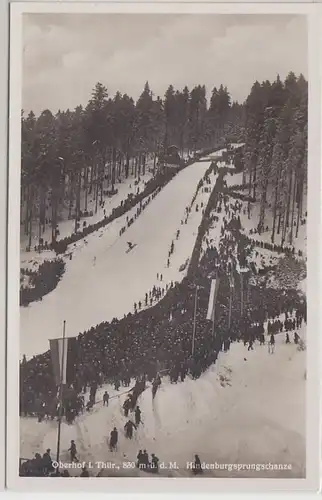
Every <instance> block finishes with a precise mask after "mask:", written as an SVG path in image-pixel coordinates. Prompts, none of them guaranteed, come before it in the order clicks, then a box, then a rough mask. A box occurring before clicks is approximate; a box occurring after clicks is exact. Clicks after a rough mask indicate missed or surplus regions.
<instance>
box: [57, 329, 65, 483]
mask: <svg viewBox="0 0 322 500" xmlns="http://www.w3.org/2000/svg"><path fill="white" fill-rule="evenodd" d="M65 334H66V321H65V320H64V323H63V348H62V360H61V367H60V385H59V412H58V432H57V456H56V461H57V463H58V464H59V456H60V433H61V421H62V415H63V374H64V360H65ZM58 474H59V466H58V467H57V475H58Z"/></svg>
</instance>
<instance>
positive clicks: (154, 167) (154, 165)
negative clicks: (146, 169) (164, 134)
mask: <svg viewBox="0 0 322 500" xmlns="http://www.w3.org/2000/svg"><path fill="white" fill-rule="evenodd" d="M156 164H157V152H155V153H154V158H153V175H155V169H156Z"/></svg>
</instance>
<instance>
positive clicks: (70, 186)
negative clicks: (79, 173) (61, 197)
mask: <svg viewBox="0 0 322 500" xmlns="http://www.w3.org/2000/svg"><path fill="white" fill-rule="evenodd" d="M73 184H74V173H73V172H71V173H70V176H69V208H68V218H69V219H70V218H71V216H72V209H73V200H74V196H73V195H74V193H73V191H74V189H73V187H74V186H73Z"/></svg>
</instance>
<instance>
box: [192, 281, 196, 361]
mask: <svg viewBox="0 0 322 500" xmlns="http://www.w3.org/2000/svg"><path fill="white" fill-rule="evenodd" d="M197 302H198V285H196V291H195V307H194V314H193V330H192V348H191V354H192V356H193V354H194V352H195V338H196V319H197Z"/></svg>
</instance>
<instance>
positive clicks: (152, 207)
mask: <svg viewBox="0 0 322 500" xmlns="http://www.w3.org/2000/svg"><path fill="white" fill-rule="evenodd" d="M210 164H211V162H202V163H195V164H193V165H191V166H189V167H187V168H186V169H184V170H183V171H181V172H180V173H179V174H178V175H177V176H176V177H175V178H174V179H173V180H172V181H171V182H170V183H169V184H168V185H167V186H166V187H165V188H164V189H163V190H162V191H161V192H160V193H159V194H158V195H157V196H156V197H155V198H154V199H153V200H152V201H151V202H150V204H149V205H148V206H147V207H146V209H145V210H144V211H143V212H142V213H141V215H140V216H139V217H138V218H137V219H136V220H135V222H134V224H132V226H130V228H129V229H127V231H126V232H125V233H124V235H122V236H121V237H119V231H120V229H121V228H122V227H123V226H125V225H126V216H127V215H128V214H126V215H124V216H123V217H120V218H118V219H117V220H115V221H113V222H112V223H111V224H109V225H108V226H107V227H105V228H102V229H101V230H99V231H97V232H96V233H93V234H91V235H89V236H88V237H87V238H86V239H84V240H81V241H80V242H78V243H77V244H75V246H74V247H73V249H74V252H73V259H72V260H69V259H67V260H66V271H65V274H64V276H63V278H62V280H61V281H60V283H59V284H58V286H57V288H56V289H55V290H54V291H53V292H51V293H50V294H48V295H46V296H45V297H43V300H42V301H40V302H34V303H32V304H30V305H29V306H28V307H22V308H20V312H21V314H20V325H21V328H20V330H21V341H20V353H21V355H23V354H25V355H26V356H27V357H29V356H31V355H34V354H38V353H41V352H44V351H46V350H47V349H48V347H49V346H48V339H50V338H54V337H59V336H60V335H61V329H62V322H63V320H66V325H67V329H66V335H67V336H75V335H77V334H78V333H79V332H81V331H84V330H86V329H88V328H90V327H92V326H95V325H96V324H98V323H100V322H102V321H108V320H112V319H113V318H114V317H119V318H121V317H123V315H124V314H127V313H128V312H130V311H133V304H134V302H137V301H139V300H141V301H142V300H143V299H144V295H145V293H146V292H148V291H149V290H150V289H152V287H153V286H154V285H157V284H158V285H160V282H159V283H157V281H156V274H157V273H162V274H163V284H164V285H165V284H166V283H169V282H170V281H171V280H173V281H180V280H181V279H182V278H183V276H184V273H182V272H179V267H180V265H181V264H183V263H184V262H185V260H186V259H187V258H189V257H190V255H191V252H192V249H193V246H194V243H195V239H196V235H197V230H198V226H199V224H200V221H201V218H202V211H201V210H199V211H198V212H196V210H195V209H193V210H192V211H191V215H190V216H189V218H188V221H187V224H184V225H181V220H182V219H184V212H185V208H186V207H187V206H189V205H190V203H191V201H192V198H193V196H194V194H195V192H196V188H197V184H198V182H199V180H200V179H202V177H203V176H204V174H205V172H206V170H207V169H208V167H209V166H210ZM211 180H212V185H214V183H215V180H216V177H215V176H214V175H212V177H211ZM210 187H211V186H210ZM209 191H211V190H209ZM209 195H210V192H208V193H205V192H202V190H200V192H199V194H198V198H197V200H196V203H200V202H201V201H203V202H204V203H205V204H206V203H207V200H208V198H209ZM178 229H180V231H181V234H180V238H179V240H178V241H176V240H175V236H176V231H177V230H178ZM172 240H174V243H175V249H174V254H173V255H172V257H171V265H170V267H169V268H167V258H168V251H169V248H170V245H171V241H172ZM127 241H131V242H133V243H136V244H137V246H136V247H135V248H134V249H133V250H132V251H131V252H129V253H128V254H127V253H126V250H127ZM86 242H87V243H86ZM164 285H163V286H164Z"/></svg>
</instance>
